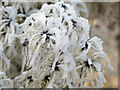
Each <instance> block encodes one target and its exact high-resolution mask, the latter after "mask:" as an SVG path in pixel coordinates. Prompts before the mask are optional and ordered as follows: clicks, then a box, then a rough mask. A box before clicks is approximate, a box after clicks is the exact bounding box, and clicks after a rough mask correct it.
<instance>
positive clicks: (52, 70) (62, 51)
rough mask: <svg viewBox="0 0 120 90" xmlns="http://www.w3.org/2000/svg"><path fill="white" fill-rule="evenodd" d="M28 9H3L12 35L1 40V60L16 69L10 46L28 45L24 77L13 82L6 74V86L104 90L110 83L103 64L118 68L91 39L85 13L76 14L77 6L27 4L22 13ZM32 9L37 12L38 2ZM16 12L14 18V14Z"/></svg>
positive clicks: (3, 27)
mask: <svg viewBox="0 0 120 90" xmlns="http://www.w3.org/2000/svg"><path fill="white" fill-rule="evenodd" d="M22 5H23V3H20V4H17V3H13V7H2V9H1V11H2V12H4V20H2V23H0V25H1V27H0V31H1V33H2V34H3V33H4V31H5V32H6V33H7V34H5V35H3V36H2V39H0V40H1V42H0V45H1V46H0V55H1V56H2V57H0V60H1V59H3V61H5V63H6V65H7V66H8V67H9V66H10V62H9V60H8V59H7V57H6V56H5V54H3V53H4V52H3V51H4V49H5V46H9V47H13V48H12V49H13V50H14V49H15V48H14V45H16V44H15V38H16V37H17V38H18V39H20V42H21V43H22V55H23V62H22V69H21V74H20V75H19V76H17V77H15V78H14V79H13V80H10V79H8V78H7V76H6V75H5V73H3V71H2V70H1V71H0V74H1V75H2V76H5V77H3V78H4V80H7V81H6V82H8V83H9V84H6V83H3V81H4V80H3V79H1V80H0V85H1V86H2V87H23V88H35V87H37V88H65V87H68V88H74V87H80V88H85V87H92V88H96V87H97V88H102V87H103V86H104V83H105V82H106V80H105V77H104V64H103V60H105V61H106V63H107V65H108V66H109V67H110V68H111V69H112V67H111V65H110V62H109V60H108V58H107V55H106V54H105V52H104V51H103V47H102V41H101V39H99V38H98V37H93V38H90V37H89V31H90V25H89V22H88V20H87V19H85V18H83V17H81V16H80V17H78V16H79V14H78V11H79V10H78V11H77V13H76V12H75V11H76V10H74V7H73V6H74V5H76V4H67V3H63V2H58V3H55V4H49V5H48V4H44V5H42V7H41V9H40V10H38V9H35V10H34V8H30V7H28V4H24V5H23V6H25V7H23V9H22V7H21V6H22ZM30 5H33V7H35V6H34V3H31V4H30ZM72 5H73V6H72ZM83 5H84V4H83ZM26 7H27V8H26ZM16 10H17V11H18V12H16ZM5 11H6V12H7V14H8V15H9V19H7V18H6V16H5V15H6V14H5V13H6V12H5ZM10 12H11V13H14V14H13V15H10ZM26 13H27V15H26ZM23 17H25V18H26V20H25V21H24V20H23ZM23 22H24V23H23ZM6 24H7V25H8V24H9V27H8V26H6ZM19 24H20V25H19ZM18 26H19V27H18ZM1 33H0V36H1ZM2 45H3V47H2ZM3 74H4V75H3ZM6 85H8V86H6Z"/></svg>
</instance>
